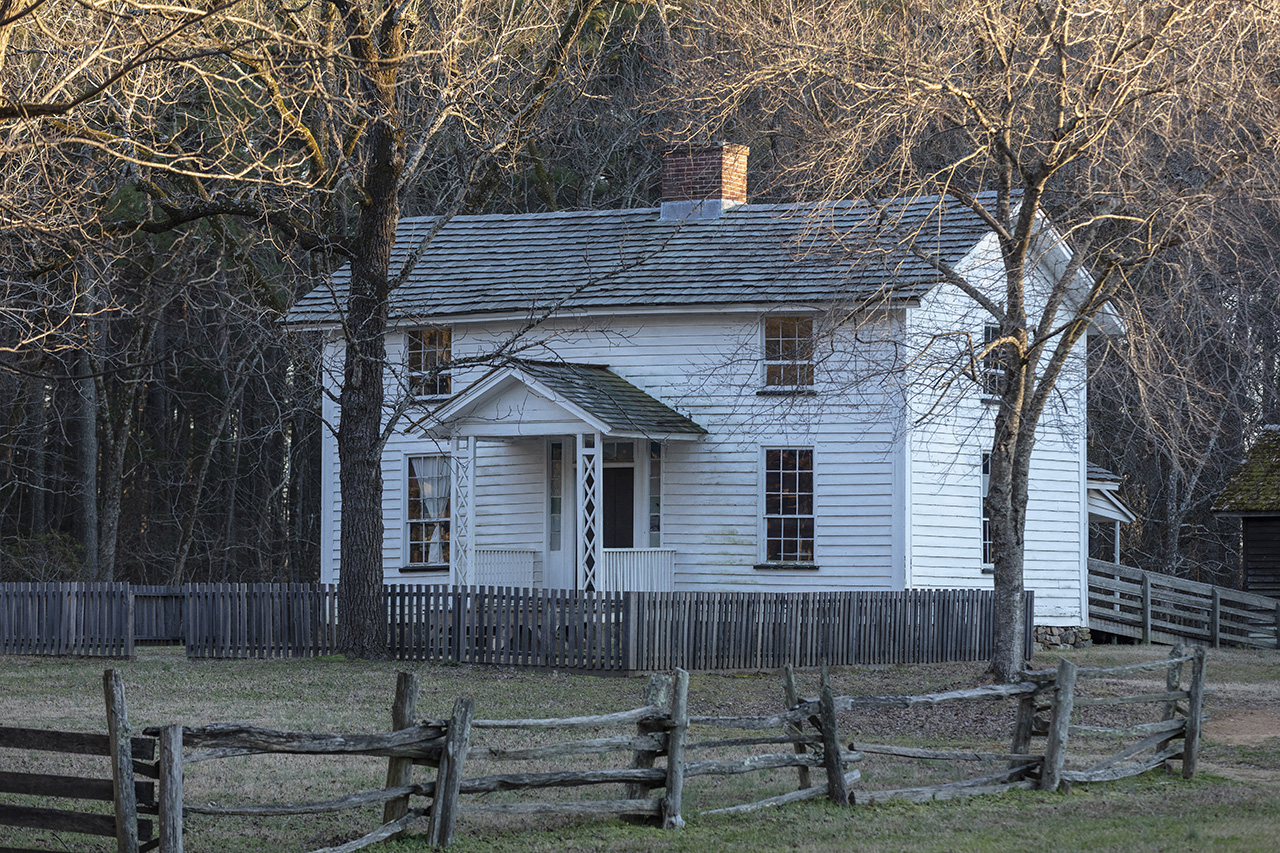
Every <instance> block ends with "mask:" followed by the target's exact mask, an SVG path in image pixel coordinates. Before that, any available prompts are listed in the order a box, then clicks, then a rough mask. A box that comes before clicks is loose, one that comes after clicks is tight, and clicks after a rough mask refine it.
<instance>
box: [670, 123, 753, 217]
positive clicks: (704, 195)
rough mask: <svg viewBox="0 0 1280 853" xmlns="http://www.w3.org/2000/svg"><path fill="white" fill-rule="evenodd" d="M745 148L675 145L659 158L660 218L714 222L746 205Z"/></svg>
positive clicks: (725, 144)
mask: <svg viewBox="0 0 1280 853" xmlns="http://www.w3.org/2000/svg"><path fill="white" fill-rule="evenodd" d="M750 150H751V149H749V148H748V147H747V146H745V145H733V144H730V143H728V142H717V143H712V144H710V145H678V146H676V147H675V148H671V149H669V150H668V151H667V152H666V153H665V154H664V155H663V156H662V214H661V217H662V218H663V219H717V218H719V216H720V214H721V213H723V212H725V211H726V210H730V209H732V208H734V207H737V206H738V205H740V204H746V202H747V152H748V151H750Z"/></svg>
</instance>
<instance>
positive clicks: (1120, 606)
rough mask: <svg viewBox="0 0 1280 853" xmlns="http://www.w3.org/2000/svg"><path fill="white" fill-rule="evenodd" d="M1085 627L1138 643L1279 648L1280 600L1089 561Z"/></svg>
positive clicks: (1118, 565) (1113, 564)
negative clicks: (1191, 642) (1184, 641)
mask: <svg viewBox="0 0 1280 853" xmlns="http://www.w3.org/2000/svg"><path fill="white" fill-rule="evenodd" d="M1089 622H1090V624H1091V625H1092V626H1093V627H1094V628H1096V629H1097V630H1100V631H1106V632H1108V633H1112V634H1120V635H1121V636H1126V637H1134V638H1137V639H1140V640H1142V641H1143V642H1151V641H1153V640H1154V641H1156V642H1164V643H1173V642H1177V641H1178V640H1180V639H1183V638H1185V639H1190V640H1194V641H1197V642H1204V643H1209V644H1210V645H1212V646H1213V647H1215V648H1217V647H1218V646H1220V645H1221V644H1223V643H1227V644H1229V645H1238V646H1252V647H1255V648H1263V649H1275V648H1280V600H1276V599H1274V598H1269V597H1268V596H1265V595H1257V594H1256V593H1250V592H1242V591H1240V590H1238V589H1228V588H1226V587H1220V586H1214V585H1212V584H1207V583H1198V582H1196V581H1189V580H1184V579H1182V578H1175V577H1172V576H1170V575H1162V574H1157V573H1155V572H1144V571H1142V570H1141V569H1135V568H1132V567H1130V566H1123V565H1120V564H1118V563H1107V562H1103V561H1101V560H1090V561H1089Z"/></svg>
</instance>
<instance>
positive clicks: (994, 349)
mask: <svg viewBox="0 0 1280 853" xmlns="http://www.w3.org/2000/svg"><path fill="white" fill-rule="evenodd" d="M998 340H1000V327H999V326H994V325H991V326H984V327H983V329H982V351H983V356H982V358H981V359H980V360H979V363H978V384H979V385H981V386H982V392H983V393H984V394H987V395H989V396H991V397H999V396H1000V395H1001V394H1003V393H1004V387H1005V383H1006V382H1007V380H1008V374H1007V368H1006V367H1005V362H1004V353H1003V351H1002V348H1001V347H998V346H992V344H994V343H995V342H996V341H998Z"/></svg>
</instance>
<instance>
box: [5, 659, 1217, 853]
mask: <svg viewBox="0 0 1280 853" xmlns="http://www.w3.org/2000/svg"><path fill="white" fill-rule="evenodd" d="M1188 664H1190V667H1189V670H1190V672H1189V674H1188V672H1187V669H1188V666H1187V665H1188ZM1143 673H1156V674H1158V675H1163V676H1164V688H1165V689H1164V690H1157V691H1154V692H1152V691H1151V690H1150V689H1149V687H1147V686H1145V685H1142V684H1139V685H1138V687H1139V688H1141V689H1144V691H1145V692H1138V693H1129V694H1124V695H1117V694H1116V693H1115V692H1114V688H1112V687H1111V685H1112V684H1114V683H1115V682H1116V681H1117V679H1122V678H1124V677H1127V676H1133V675H1141V674H1143ZM1091 679H1093V680H1096V681H1094V683H1098V684H1102V685H1103V686H1104V687H1107V688H1108V689H1109V690H1110V692H1106V691H1092V692H1091V691H1090V690H1089V689H1088V685H1089V684H1090V680H1091ZM103 681H104V692H105V695H106V698H107V708H108V719H109V725H108V729H109V735H108V736H107V737H106V740H107V741H108V744H109V746H110V748H109V750H108V752H109V754H110V755H112V758H113V760H112V768H113V779H112V781H111V782H110V783H91V782H86V781H83V780H78V779H68V778H66V777H52V776H41V777H37V776H29V778H19V775H20V774H3V775H0V784H2V785H3V786H5V787H0V792H4V791H8V792H12V789H17V788H21V791H20V793H23V794H27V795H30V794H48V795H51V796H63V797H68V796H70V797H81V796H85V797H104V796H106V794H107V792H108V791H109V792H110V797H111V799H112V800H113V802H114V805H115V818H114V820H112V819H111V818H110V817H108V816H103V815H90V816H89V817H87V818H84V819H82V820H81V819H80V818H78V817H77V816H75V815H73V814H72V813H70V812H59V811H56V810H49V809H33V808H29V807H13V806H3V805H0V824H2V823H9V824H10V825H16V826H27V827H54V828H58V829H61V830H63V831H76V832H89V833H99V834H107V835H110V834H115V835H116V836H117V842H118V847H117V849H118V850H119V851H121V853H142V851H146V850H150V849H153V848H158V849H159V850H160V851H161V853H181V851H182V849H183V820H184V815H186V814H201V815H211V816H218V817H236V816H241V817H253V818H257V819H260V818H263V817H267V816H273V815H303V814H323V813H333V812H340V811H344V810H347V809H352V808H356V807H362V806H369V805H382V807H383V811H382V822H381V825H379V826H378V827H377V828H375V829H374V830H372V831H371V832H369V833H367V834H365V835H363V836H362V837H360V838H357V839H354V840H352V841H349V842H346V843H343V844H340V845H337V846H334V847H326V848H324V849H323V851H317V853H352V851H355V850H359V849H361V848H362V847H366V846H368V845H371V844H374V843H377V842H379V841H382V840H386V839H388V838H391V837H394V836H396V835H399V834H401V833H403V832H404V831H405V830H406V829H407V828H408V827H409V826H410V824H411V823H413V822H414V821H417V820H424V819H425V821H426V829H427V840H428V842H429V843H431V844H434V845H437V846H447V845H448V844H450V843H451V842H452V841H453V840H454V839H455V837H456V834H457V824H458V818H459V816H460V815H466V814H478V813H490V814H494V813H496V814H504V815H513V816H520V815H533V814H537V815H549V814H569V815H596V816H609V815H613V816H617V817H620V818H622V819H624V820H628V821H629V822H635V823H646V824H651V825H655V826H661V827H664V828H666V829H676V828H679V827H681V826H683V825H684V816H683V811H684V805H683V803H684V794H685V790H686V788H687V786H688V785H690V784H694V785H698V784H700V783H699V782H698V781H696V780H698V779H700V778H704V777H717V776H720V777H724V776H736V775H740V774H746V773H758V772H761V771H774V770H779V769H782V770H794V771H795V773H796V787H795V789H794V790H791V791H789V792H787V793H783V794H772V795H770V796H767V797H764V798H763V799H757V800H753V801H750V802H746V803H740V804H735V805H729V806H723V807H719V808H714V809H707V810H704V811H703V812H701V813H702V814H733V813H741V812H745V811H752V810H756V809H762V808H769V807H776V806H781V805H784V804H787V803H792V802H796V801H800V800H807V799H814V798H819V797H825V798H827V799H829V800H831V801H832V802H834V803H837V804H839V805H855V804H865V803H872V802H879V801H883V800H888V799H905V800H909V801H916V802H922V801H929V800H942V799H951V798H955V797H964V796H972V795H976V794H994V793H1000V792H1003V791H1007V790H1010V789H1013V788H1038V789H1040V790H1045V791H1053V790H1057V789H1058V788H1059V787H1060V786H1062V785H1063V783H1069V782H1104V781H1109V780H1115V779H1121V778H1124V777H1126V776H1132V775H1137V774H1139V773H1144V772H1148V771H1150V770H1154V769H1157V768H1160V767H1162V766H1163V767H1165V768H1166V769H1171V765H1170V762H1172V761H1175V760H1179V761H1180V762H1181V768H1180V770H1181V775H1182V776H1183V777H1184V778H1190V777H1191V775H1192V774H1193V773H1194V772H1195V769H1196V762H1197V755H1198V749H1199V741H1200V732H1201V728H1202V726H1203V721H1204V695H1205V650H1204V648H1202V647H1200V648H1196V649H1194V650H1192V651H1191V652H1190V653H1189V654H1185V653H1184V652H1183V649H1182V647H1181V646H1177V647H1175V648H1174V649H1173V652H1172V655H1171V657H1169V658H1168V659H1166V660H1158V661H1152V662H1148V663H1139V664H1131V665H1128V666H1118V667H1105V668H1090V667H1077V666H1076V665H1075V664H1073V663H1072V662H1071V661H1069V660H1065V659H1064V660H1062V661H1061V662H1060V663H1059V665H1058V667H1057V668H1056V669H1054V670H1043V671H1033V672H1025V673H1023V680H1022V681H1020V682H1017V683H1014V684H1003V685H987V686H982V687H975V688H970V689H964V690H954V691H949V692H945V693H933V694H924V695H919V696H837V695H835V693H834V689H833V686H832V682H831V679H830V677H829V675H828V672H827V670H826V668H825V667H824V668H823V671H822V680H821V684H820V691H819V695H818V696H817V697H816V698H801V697H800V696H799V695H798V692H797V689H796V683H795V679H794V675H793V672H792V669H791V668H790V667H787V668H785V669H784V681H783V691H784V695H785V697H786V709H785V710H783V711H781V712H780V713H777V714H771V715H756V716H698V715H691V714H689V711H688V698H689V696H688V693H689V680H688V674H687V673H686V672H685V671H684V670H676V672H675V674H674V676H672V675H655V676H652V677H651V678H650V681H649V684H648V687H647V688H646V691H645V699H644V704H643V705H641V706H640V707H638V708H633V709H630V710H626V711H619V712H615V713H608V714H600V715H595V716H584V717H566V718H555V719H520V720H486V719H477V718H476V716H475V703H474V701H473V700H471V699H468V698H460V699H458V700H457V702H456V703H455V705H454V710H453V714H452V716H451V717H450V718H449V719H447V720H444V719H440V720H430V719H428V720H424V721H421V722H418V721H417V720H418V717H417V707H416V705H417V697H418V684H417V679H416V676H415V675H413V674H412V673H401V674H400V676H399V677H398V680H397V684H396V695H395V701H394V703H393V705H392V730H391V731H389V732H385V733H381V734H326V733H310V732H283V731H272V730H268V729H262V728H257V727H252V726H245V725H239V724H216V725H211V726H204V727H197V728H191V727H183V726H179V725H171V726H163V727H157V728H149V729H146V730H145V732H144V734H145V735H147V738H155V739H158V742H159V749H158V760H156V761H155V762H154V763H150V762H151V759H153V758H155V757H156V749H155V741H152V740H148V739H146V738H141V739H140V738H133V737H132V732H131V729H130V728H129V724H128V717H127V713H126V711H125V702H124V685H123V681H122V679H121V678H120V675H119V674H118V673H116V672H114V671H112V670H108V671H107V672H106V673H105V674H104V679H103ZM1184 681H1185V682H1186V686H1185V687H1184V686H1183V683H1184ZM1010 700H1011V701H1016V702H1017V703H1018V706H1017V713H1016V717H1015V723H1014V727H1013V732H1012V745H1011V747H1010V748H1009V749H1008V750H1007V751H1000V750H996V749H991V748H990V747H989V746H978V747H975V748H960V749H955V748H933V747H927V748H926V747H919V746H910V747H908V746H900V745H896V744H877V743H863V742H860V741H857V740H852V741H845V739H844V738H842V737H841V728H840V727H841V726H843V728H844V731H845V734H846V736H847V735H848V734H849V733H850V732H851V731H852V730H855V729H856V728H857V720H858V718H859V716H860V715H864V714H866V713H867V712H869V711H876V710H883V709H885V708H908V709H923V708H930V707H935V706H939V705H943V704H948V703H960V702H982V703H989V702H992V701H1010ZM1148 706H1149V707H1152V709H1153V713H1151V714H1141V713H1139V714H1138V715H1137V717H1136V719H1138V720H1139V721H1138V722H1133V720H1132V719H1129V720H1126V721H1125V722H1124V723H1122V724H1119V725H1117V724H1115V722H1114V720H1112V721H1111V722H1110V723H1109V724H1108V725H1100V724H1097V723H1091V722H1089V717H1090V714H1091V711H1090V709H1093V708H1104V709H1116V708H1121V709H1130V714H1129V716H1130V717H1131V718H1133V716H1134V714H1133V711H1132V709H1135V708H1138V709H1140V708H1143V707H1148ZM1112 714H1114V710H1111V711H1110V712H1109V714H1108V717H1107V719H1108V720H1111V715H1112ZM1147 716H1154V717H1157V719H1155V720H1147V719H1145V717H1147ZM610 728H611V729H614V730H615V731H617V730H619V729H621V732H620V733H617V734H612V735H606V736H591V737H581V735H582V734H584V733H593V732H595V731H596V730H600V729H610ZM10 731H15V730H0V737H7V738H8V740H4V741H0V746H3V747H7V748H10V749H24V748H25V749H37V750H38V749H47V748H54V747H53V746H51V745H52V744H55V743H56V744H57V747H56V748H58V749H68V750H69V751H92V750H89V749H81V747H83V746H84V744H87V743H89V741H92V740H93V738H92V737H91V736H84V735H71V734H65V733H49V732H44V733H41V732H35V733H32V732H30V731H27V730H16V731H19V732H20V734H19V735H11V734H8V732H10ZM694 731H696V732H698V733H705V732H708V731H710V732H712V733H713V734H717V735H718V733H720V732H723V736H714V737H711V738H708V739H704V740H696V739H694V738H693V737H692V735H691V733H692V732H694ZM486 732H489V733H494V732H497V733H503V732H506V733H510V732H519V733H520V737H519V742H520V746H518V747H513V746H510V745H509V739H508V742H500V741H499V742H495V743H492V744H487V743H486V742H485V733H486ZM779 732H780V734H779ZM539 734H541V739H542V740H545V739H547V738H552V739H554V740H553V742H551V743H545V742H544V743H537V744H534V740H535V738H537V737H538V735H539ZM1037 737H1043V738H1044V745H1043V747H1042V748H1041V749H1039V750H1036V751H1033V749H1032V746H1033V739H1034V738H1037ZM99 738H101V736H99ZM1099 744H1103V745H1105V748H1103V749H1101V751H1100V747H1099ZM72 745H74V746H75V749H74V750H72V749H71V747H72ZM99 746H101V744H97V743H96V742H95V743H94V744H93V748H94V749H97V748H98V747H99ZM1073 749H1074V750H1076V752H1075V753H1073V752H1072V750H1073ZM616 753H622V756H623V757H622V758H620V759H614V760H613V762H614V766H606V767H591V766H589V762H587V761H586V760H585V759H587V758H589V757H591V756H607V755H611V754H616ZM744 753H745V754H744ZM260 754H277V755H282V754H283V755H290V754H292V755H328V756H379V757H383V758H385V759H386V760H387V774H386V784H385V786H384V787H382V788H380V789H376V790H370V791H362V792H357V793H354V794H350V795H347V796H344V797H341V798H338V799H334V800H328V801H323V802H307V803H265V804H245V805H225V804H220V805H212V804H197V803H187V802H184V799H183V786H184V784H185V780H186V779H187V777H188V775H189V768H191V767H193V766H194V765H196V764H199V763H201V762H205V761H210V760H217V759H225V758H231V757H235V756H245V755H260ZM704 754H707V755H710V756H712V757H706V758H703V757H700V756H701V755H704ZM873 758H874V759H878V760H884V759H889V760H894V761H896V760H899V759H905V760H908V761H915V762H921V763H922V765H923V766H924V767H926V768H933V767H936V766H937V765H939V764H942V763H947V762H964V763H974V762H977V763H979V764H987V765H994V770H991V769H987V770H985V771H984V772H981V773H979V775H976V776H967V777H966V778H963V779H959V780H951V781H944V782H940V783H936V784H932V785H924V786H915V787H909V788H887V789H883V788H882V789H877V788H875V787H874V783H875V778H876V775H877V774H876V773H874V772H870V767H869V764H870V760H871V759H873ZM564 759H570V760H571V761H572V764H573V768H574V769H552V770H548V769H546V768H547V767H549V766H551V767H558V768H562V767H563V766H564ZM660 760H661V761H662V762H663V766H657V764H658V762H659V761H660ZM482 761H487V762H497V763H498V764H499V765H505V764H506V763H516V764H519V765H523V767H522V768H521V769H520V770H518V771H517V772H505V773H490V774H484V775H479V776H468V775H467V774H466V771H467V770H468V769H469V768H472V767H474V766H478V762H482ZM851 764H862V765H863V766H864V767H868V772H863V770H862V769H852V770H851V769H850V768H849V765H851ZM417 766H425V767H427V768H429V769H430V771H431V773H430V774H429V775H431V777H432V778H430V779H427V780H422V781H415V780H414V768H415V767H417ZM813 770H818V771H821V772H822V773H823V774H825V777H826V781H825V782H817V781H815V780H814V779H812V778H811V776H810V772H811V771H813ZM308 772H309V773H311V774H312V775H314V769H312V770H310V771H308ZM135 773H140V774H142V775H144V776H147V777H151V778H155V779H157V780H158V783H159V784H158V787H159V796H158V797H157V796H155V794H156V791H155V786H154V785H153V784H152V783H150V782H142V783H138V782H137V781H136V780H135V777H134V774H135ZM859 783H861V785H860V787H858V788H856V789H855V788H854V787H852V786H854V785H855V784H859ZM768 784H769V785H770V787H771V788H772V787H773V786H776V780H773V781H771V782H769V783H768ZM584 786H606V787H613V788H614V789H615V790H617V788H619V787H620V788H621V791H620V794H621V796H618V797H616V798H600V799H590V798H581V797H575V798H574V799H571V800H570V799H563V798H562V799H556V798H554V797H551V798H548V797H547V796H546V795H545V794H531V792H551V791H555V790H557V789H566V790H567V789H574V790H579V789H581V788H583V787H584ZM499 792H503V794H502V795H503V796H506V797H507V798H508V799H507V800H506V801H503V802H494V801H492V799H490V798H488V797H486V799H485V800H484V801H483V802H474V801H469V800H464V799H463V797H464V796H465V797H471V796H473V795H492V794H497V793H499ZM655 792H660V793H655ZM606 796H607V792H606ZM423 799H425V800H426V802H425V804H422V805H418V804H417V803H416V801H417V802H420V801H421V800H423ZM140 812H142V813H153V814H157V816H158V825H159V833H158V837H156V838H154V839H150V840H148V838H149V836H150V835H151V828H152V827H151V825H150V821H139V820H138V814H139V813H140ZM76 821H78V822H76Z"/></svg>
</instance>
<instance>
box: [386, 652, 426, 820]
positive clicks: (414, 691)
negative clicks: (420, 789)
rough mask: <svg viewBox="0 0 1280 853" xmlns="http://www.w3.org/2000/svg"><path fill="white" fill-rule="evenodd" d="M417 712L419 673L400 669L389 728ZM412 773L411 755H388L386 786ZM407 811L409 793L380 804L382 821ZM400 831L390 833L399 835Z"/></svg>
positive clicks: (405, 781)
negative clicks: (381, 805)
mask: <svg viewBox="0 0 1280 853" xmlns="http://www.w3.org/2000/svg"><path fill="white" fill-rule="evenodd" d="M417 713H418V676H417V675H416V674H414V673H412V672H401V673H398V674H397V675H396V698H395V701H394V702H393V703H392V705H391V728H392V730H394V731H399V730H400V729H407V728H410V727H411V726H413V718H414V716H415V715H416V714H417ZM412 777H413V759H412V758H388V759H387V787H388V788H399V787H401V786H402V785H408V784H409V782H410V780H411V779H412ZM408 813H409V795H408V794H405V795H404V796H403V797H396V798H395V799H394V800H388V801H387V804H386V805H385V806H383V807H382V822H383V823H391V822H392V821H396V820H399V819H400V818H402V817H404V816H405V815H407V814H408ZM399 835H400V833H397V834H396V835H392V836H390V837H391V838H397V837H399Z"/></svg>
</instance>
